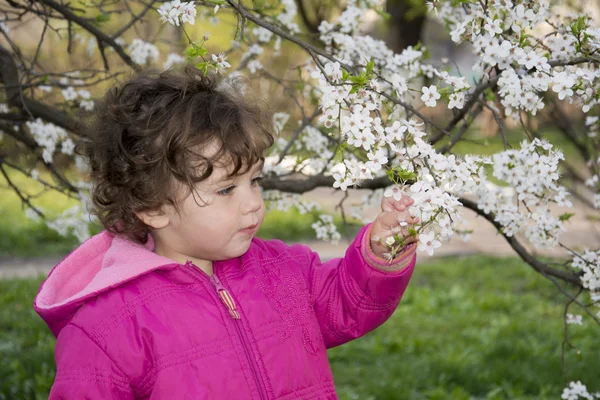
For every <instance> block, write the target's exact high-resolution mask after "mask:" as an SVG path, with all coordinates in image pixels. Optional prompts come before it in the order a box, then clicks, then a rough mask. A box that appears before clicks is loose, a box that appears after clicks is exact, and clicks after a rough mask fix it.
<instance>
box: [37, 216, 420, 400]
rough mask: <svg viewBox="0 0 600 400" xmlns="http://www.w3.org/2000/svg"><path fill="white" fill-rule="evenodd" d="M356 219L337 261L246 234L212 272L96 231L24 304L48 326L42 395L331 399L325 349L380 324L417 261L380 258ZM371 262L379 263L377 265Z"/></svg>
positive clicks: (150, 245)
mask: <svg viewBox="0 0 600 400" xmlns="http://www.w3.org/2000/svg"><path fill="white" fill-rule="evenodd" d="M368 229H370V226H369V225H368V226H366V227H364V228H363V229H362V230H361V231H360V233H359V234H358V236H357V238H356V239H355V240H354V242H353V243H352V245H351V246H350V247H349V248H348V250H347V251H346V255H345V257H344V258H337V259H332V260H329V261H327V262H325V263H322V262H321V261H320V260H319V257H318V255H317V254H316V253H313V252H311V251H310V249H308V248H307V247H305V246H302V245H294V246H287V245H285V244H284V243H282V242H280V241H275V240H273V241H264V240H261V239H258V238H255V239H253V242H252V245H251V247H250V249H249V250H248V252H247V253H246V254H244V255H243V256H242V257H239V258H236V259H231V260H226V261H218V262H215V263H214V265H213V269H214V274H213V275H212V277H210V276H208V275H207V274H206V273H204V272H203V271H202V270H200V269H199V268H197V267H195V266H194V265H193V264H191V263H189V262H188V263H187V264H186V265H181V264H177V263H175V262H174V261H172V260H170V259H167V258H164V257H161V256H159V255H157V254H155V253H153V252H152V250H153V242H152V240H150V241H149V242H148V244H147V245H145V246H141V245H137V244H134V243H133V242H131V241H128V240H125V239H122V238H120V237H116V236H113V235H112V234H110V233H108V232H102V233H100V234H98V235H96V236H94V237H92V238H91V239H89V240H88V241H86V242H85V243H84V244H82V245H81V246H80V247H79V248H77V249H76V250H75V251H73V252H72V253H71V254H70V255H69V256H67V257H66V258H65V259H64V260H63V261H62V262H60V263H59V264H58V265H57V266H56V267H55V268H54V269H53V270H52V272H50V275H49V276H48V279H46V281H44V283H43V284H42V286H41V288H40V291H39V293H38V295H37V296H36V299H35V303H34V307H35V310H36V311H37V312H38V313H39V315H40V316H41V317H42V318H43V319H44V321H46V323H47V324H48V326H49V327H50V329H51V330H52V332H53V333H54V334H55V335H56V337H57V341H56V349H55V358H56V365H57V373H56V378H55V381H54V385H53V387H52V391H51V393H50V399H52V400H54V399H56V400H58V399H89V400H92V399H102V400H106V399H194V400H200V399H220V400H226V399H236V400H242V399H256V400H267V399H279V400H291V399H336V398H337V397H336V392H335V388H334V384H333V377H332V373H331V369H330V367H329V362H328V359H327V353H326V349H328V348H331V347H334V346H338V345H340V344H342V343H346V342H348V341H350V340H353V339H355V338H357V337H360V336H362V335H364V334H366V333H367V332H369V331H372V330H373V329H375V328H376V327H378V326H379V325H381V324H382V323H383V322H385V321H386V320H387V319H388V318H389V317H390V315H391V314H392V313H393V312H394V309H395V308H396V306H397V305H398V303H399V302H400V298H401V297H402V294H403V293H404V290H405V289H406V286H407V285H408V282H409V280H410V277H411V275H412V272H413V269H414V265H415V262H416V255H415V251H414V250H415V249H414V247H415V245H410V246H409V249H408V250H407V251H406V252H405V253H404V254H403V255H402V256H401V257H399V258H398V259H397V260H396V262H395V264H396V267H404V268H402V269H399V270H396V271H383V270H380V269H378V268H381V267H383V266H384V265H386V264H383V263H382V260H380V259H377V258H376V257H375V256H374V255H373V254H372V253H371V252H370V250H369V248H368V245H367V239H366V238H367V237H368ZM375 267H377V268H375Z"/></svg>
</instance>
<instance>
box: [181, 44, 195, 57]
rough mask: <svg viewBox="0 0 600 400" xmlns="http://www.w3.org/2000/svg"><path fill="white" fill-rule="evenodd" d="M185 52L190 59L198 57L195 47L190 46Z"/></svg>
mask: <svg viewBox="0 0 600 400" xmlns="http://www.w3.org/2000/svg"><path fill="white" fill-rule="evenodd" d="M183 54H185V55H186V56H188V59H192V58H194V57H196V49H194V48H193V47H190V48H189V49H185V51H184V52H183Z"/></svg>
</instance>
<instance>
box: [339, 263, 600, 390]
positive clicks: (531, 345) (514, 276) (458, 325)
mask: <svg viewBox="0 0 600 400" xmlns="http://www.w3.org/2000/svg"><path fill="white" fill-rule="evenodd" d="M564 304H565V300H564V297H561V295H560V294H559V293H558V292H557V291H556V289H554V287H553V286H552V285H551V283H549V282H548V281H546V280H545V279H544V278H543V277H541V276H539V275H537V274H536V273H534V272H532V271H531V269H530V268H529V267H527V266H526V265H525V264H524V263H523V262H522V261H520V260H518V259H515V258H492V257H482V256H477V257H464V258H452V259H448V260H446V261H439V262H436V263H434V264H431V265H420V266H419V267H418V268H417V269H416V271H415V274H414V276H413V281H412V282H411V284H410V285H409V287H408V290H407V292H406V293H405V295H404V298H403V300H402V303H401V305H400V306H399V307H398V309H397V310H396V312H395V313H394V315H393V316H392V317H391V318H390V320H388V322H387V323H386V324H384V325H383V326H381V327H380V328H378V329H377V330H375V331H374V332H371V333H370V334H368V335H366V336H365V337H363V338H362V339H361V340H357V341H354V342H352V343H350V344H348V345H346V346H341V347H339V348H335V349H332V350H330V352H329V355H330V360H331V362H332V369H333V373H334V376H335V379H336V384H337V387H338V393H339V395H340V398H341V399H361V400H362V399H382V400H384V399H465V400H466V399H532V400H533V399H557V398H560V394H561V393H562V390H563V388H564V387H565V386H566V384H565V381H564V379H563V375H562V366H561V350H560V348H561V342H562V339H563V324H562V313H563V311H564ZM570 312H572V313H575V314H582V313H581V312H580V311H579V310H576V308H575V307H572V308H571V309H570ZM584 321H585V322H584V325H583V326H573V325H570V326H569V337H570V339H571V341H572V343H573V344H575V345H576V346H577V347H578V348H579V350H581V354H580V355H577V354H576V352H575V351H568V352H567V355H566V360H567V366H568V374H569V375H568V376H569V379H574V380H581V381H582V382H583V383H584V384H587V386H588V389H589V390H590V391H592V390H594V391H598V390H599V389H600V383H599V382H598V371H599V370H600V359H598V357H597V355H598V354H599V351H600V343H599V342H598V340H597V337H598V331H599V329H598V326H597V325H595V323H594V322H592V321H591V319H590V318H588V317H587V316H584Z"/></svg>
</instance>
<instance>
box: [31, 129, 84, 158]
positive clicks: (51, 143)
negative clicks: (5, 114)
mask: <svg viewBox="0 0 600 400" xmlns="http://www.w3.org/2000/svg"><path fill="white" fill-rule="evenodd" d="M26 125H27V127H28V128H29V132H30V133H31V136H33V138H34V140H35V141H36V143H37V144H38V145H39V146H40V147H41V148H42V158H43V159H44V161H45V162H46V163H48V164H49V163H51V162H52V160H53V158H54V152H55V151H56V147H57V145H58V144H60V146H61V151H62V152H63V153H64V154H67V155H72V154H73V151H74V150H75V144H74V143H73V141H72V140H71V138H69V137H68V135H67V131H65V130H64V129H63V128H61V127H59V126H56V125H54V124H52V123H50V122H48V123H45V122H44V121H42V120H41V119H40V118H38V119H36V120H35V121H27V122H26Z"/></svg>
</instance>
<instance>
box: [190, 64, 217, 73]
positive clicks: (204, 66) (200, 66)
mask: <svg viewBox="0 0 600 400" xmlns="http://www.w3.org/2000/svg"><path fill="white" fill-rule="evenodd" d="M194 66H195V67H196V68H198V69H199V70H200V71H202V73H203V74H204V75H208V72H209V70H210V68H211V67H213V65H212V63H210V62H208V61H205V62H201V63H198V64H196V65H194Z"/></svg>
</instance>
